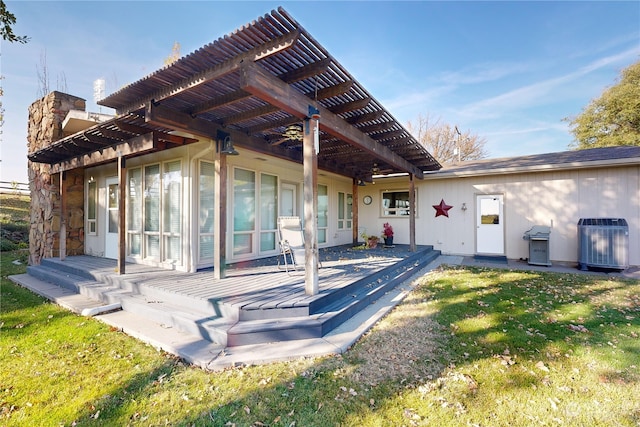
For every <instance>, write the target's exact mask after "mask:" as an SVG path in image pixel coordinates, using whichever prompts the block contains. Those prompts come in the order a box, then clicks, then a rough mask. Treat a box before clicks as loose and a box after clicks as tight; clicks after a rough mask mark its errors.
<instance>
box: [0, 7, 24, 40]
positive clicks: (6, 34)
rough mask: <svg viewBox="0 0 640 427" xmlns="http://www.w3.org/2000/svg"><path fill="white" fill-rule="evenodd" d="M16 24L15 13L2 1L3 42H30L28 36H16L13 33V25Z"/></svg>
mask: <svg viewBox="0 0 640 427" xmlns="http://www.w3.org/2000/svg"><path fill="white" fill-rule="evenodd" d="M15 23H16V17H15V15H14V14H13V13H11V12H9V10H8V9H7V5H6V4H5V3H4V0H0V34H2V40H5V41H8V42H10V43H14V42H18V43H26V42H28V41H29V37H27V36H16V35H15V34H14V33H13V27H12V26H13V25H15Z"/></svg>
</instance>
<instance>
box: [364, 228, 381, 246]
mask: <svg viewBox="0 0 640 427" xmlns="http://www.w3.org/2000/svg"><path fill="white" fill-rule="evenodd" d="M361 236H362V238H363V239H364V240H365V242H367V248H369V249H373V248H375V247H377V246H378V240H379V237H378V236H374V235H371V236H368V235H367V233H365V232H364V231H363V232H362V234H361Z"/></svg>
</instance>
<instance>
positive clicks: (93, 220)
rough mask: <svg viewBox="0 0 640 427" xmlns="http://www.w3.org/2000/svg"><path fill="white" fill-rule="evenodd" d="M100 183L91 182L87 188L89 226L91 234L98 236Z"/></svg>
mask: <svg viewBox="0 0 640 427" xmlns="http://www.w3.org/2000/svg"><path fill="white" fill-rule="evenodd" d="M97 204H98V183H97V182H96V181H90V182H89V185H88V186H87V224H88V229H89V234H93V235H95V234H97V231H98V230H97V215H98V209H97Z"/></svg>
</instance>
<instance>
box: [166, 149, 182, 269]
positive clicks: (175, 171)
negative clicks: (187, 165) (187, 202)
mask: <svg viewBox="0 0 640 427" xmlns="http://www.w3.org/2000/svg"><path fill="white" fill-rule="evenodd" d="M162 186H163V199H162V204H163V212H162V216H163V219H164V221H163V233H162V234H163V235H164V248H163V249H164V259H166V260H180V259H181V258H182V257H181V250H180V249H181V245H180V239H181V237H180V232H181V229H182V167H181V163H180V161H179V160H178V161H174V162H168V163H165V164H164V173H163V176H162Z"/></svg>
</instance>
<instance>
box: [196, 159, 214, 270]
mask: <svg viewBox="0 0 640 427" xmlns="http://www.w3.org/2000/svg"><path fill="white" fill-rule="evenodd" d="M199 184H200V187H199V200H200V223H199V229H200V238H199V250H198V254H199V256H200V261H201V262H202V261H203V260H210V259H212V258H213V225H214V224H213V221H214V219H215V215H214V214H215V211H214V200H215V198H214V190H215V187H214V184H215V164H214V163H213V162H205V161H202V162H200V178H199Z"/></svg>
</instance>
